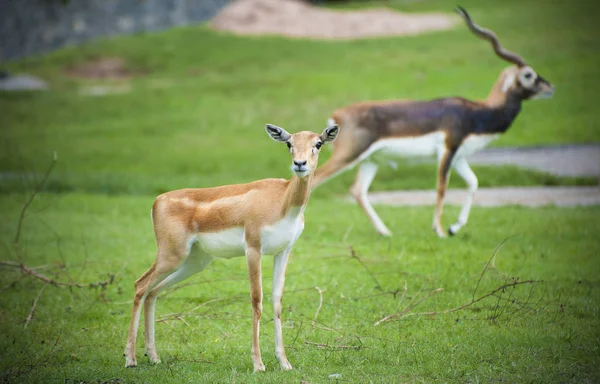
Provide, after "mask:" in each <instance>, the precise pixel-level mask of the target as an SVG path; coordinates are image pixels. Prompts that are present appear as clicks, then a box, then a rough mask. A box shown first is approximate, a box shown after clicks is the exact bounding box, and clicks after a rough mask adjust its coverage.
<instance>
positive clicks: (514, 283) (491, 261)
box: [374, 239, 543, 325]
mask: <svg viewBox="0 0 600 384" xmlns="http://www.w3.org/2000/svg"><path fill="white" fill-rule="evenodd" d="M507 241H508V239H505V240H504V241H502V243H500V245H499V246H498V247H497V248H496V250H495V251H494V253H493V254H492V256H491V257H490V259H489V260H488V262H487V264H486V265H485V267H484V268H483V271H482V272H481V275H480V276H479V279H478V280H477V283H476V284H475V288H474V290H473V296H472V297H471V300H470V301H469V302H467V303H464V304H462V305H459V306H458V307H454V308H449V309H445V310H443V311H430V312H417V313H409V312H410V311H411V310H412V309H413V308H415V307H416V306H417V305H419V304H420V303H422V302H423V301H424V300H426V299H428V298H429V297H431V296H432V295H434V294H436V293H438V292H441V291H442V290H443V289H442V288H438V289H436V290H434V291H432V292H430V293H429V294H428V295H426V296H425V297H423V298H421V299H420V300H419V301H417V302H416V303H415V304H413V305H409V306H408V307H407V308H405V309H404V310H403V311H402V312H398V310H397V308H396V312H395V313H393V314H391V315H388V316H385V317H383V318H382V319H380V320H378V321H377V322H375V324H374V325H379V324H381V323H384V322H387V321H390V320H392V319H395V318H401V317H407V316H433V315H443V314H448V313H452V312H456V311H460V310H461V309H465V308H468V307H470V306H472V305H473V304H475V303H477V302H479V301H481V300H483V299H486V298H488V297H490V296H495V297H497V298H498V300H497V302H496V305H495V306H494V315H493V316H492V317H491V318H492V319H495V318H497V317H498V316H500V315H501V314H502V313H498V309H499V307H500V303H501V301H502V300H504V307H505V308H506V306H507V305H508V304H509V303H515V300H516V299H513V298H512V291H511V292H510V296H509V298H504V297H502V294H503V293H504V291H505V290H506V289H508V288H513V291H514V288H515V287H516V286H519V285H524V284H530V285H532V288H531V289H530V291H529V294H528V297H527V300H526V302H525V303H522V305H521V306H522V307H526V306H527V304H528V303H529V300H530V299H531V296H532V290H533V285H534V284H535V283H542V282H543V281H542V280H524V281H519V278H514V279H513V281H512V282H510V283H505V284H503V285H501V286H499V287H497V288H495V289H493V290H492V291H490V292H488V293H486V294H484V295H481V296H479V297H477V298H475V296H476V294H477V290H478V289H479V284H480V283H481V280H482V279H483V276H484V275H485V273H486V272H487V271H488V269H489V268H490V266H491V267H492V268H494V264H495V260H496V255H497V254H498V252H499V251H500V249H502V247H503V246H504V244H505V243H506V242H507ZM421 289H422V288H421ZM420 292H421V291H419V293H417V296H418V295H419V294H420ZM498 292H500V293H501V294H500V295H497V293H498ZM415 297H416V296H415ZM540 300H541V299H540Z"/></svg>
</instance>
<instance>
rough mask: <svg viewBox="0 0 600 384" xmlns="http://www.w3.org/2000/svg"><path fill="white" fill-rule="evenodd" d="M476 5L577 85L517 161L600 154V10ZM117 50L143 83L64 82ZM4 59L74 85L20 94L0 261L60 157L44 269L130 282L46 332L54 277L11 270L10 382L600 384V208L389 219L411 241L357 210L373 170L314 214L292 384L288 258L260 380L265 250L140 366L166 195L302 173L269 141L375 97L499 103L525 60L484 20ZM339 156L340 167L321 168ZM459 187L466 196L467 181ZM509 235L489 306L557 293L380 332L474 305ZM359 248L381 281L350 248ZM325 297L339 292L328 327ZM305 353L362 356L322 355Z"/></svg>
mask: <svg viewBox="0 0 600 384" xmlns="http://www.w3.org/2000/svg"><path fill="white" fill-rule="evenodd" d="M365 4H366V3H365V2H355V3H351V4H350V6H351V7H364V6H365ZM369 4H374V5H381V4H383V5H389V6H392V7H394V8H397V9H399V10H402V11H410V12H416V11H429V10H435V11H450V10H451V9H452V8H453V7H454V6H455V4H454V3H453V2H449V1H441V0H435V1H427V2H413V1H399V0H397V1H377V2H370V3H369ZM462 5H463V6H465V7H466V8H467V9H468V10H469V11H470V12H471V14H472V16H473V17H474V18H475V20H477V22H478V23H479V24H481V25H483V26H486V27H489V28H491V29H493V30H495V31H496V32H497V33H498V35H499V36H500V38H501V40H502V42H503V44H504V45H505V46H506V47H508V48H509V49H512V50H515V51H517V52H519V53H521V54H522V55H523V56H524V57H525V58H526V59H527V60H528V61H529V62H530V63H531V65H532V66H533V67H534V68H535V69H536V70H537V71H538V72H540V73H541V74H542V75H543V76H544V77H545V78H547V79H548V80H550V81H552V82H553V83H554V84H555V85H556V87H557V93H556V95H555V97H554V98H553V99H552V100H546V101H539V102H528V103H526V104H525V105H524V110H523V112H522V114H521V116H519V118H518V119H517V121H516V122H515V124H514V125H513V127H512V128H511V129H510V131H509V132H508V133H507V134H506V135H504V136H503V137H502V138H500V139H499V140H498V141H497V142H496V143H494V145H499V146H506V145H520V146H524V145H543V144H564V143H588V142H597V141H600V131H599V130H598V129H596V126H597V123H596V122H597V121H598V117H600V116H599V115H598V112H597V108H596V106H595V103H594V102H593V100H597V99H598V96H600V95H599V92H600V91H598V90H599V89H600V80H599V77H598V74H597V63H598V61H599V59H600V49H599V48H600V43H599V42H598V39H597V38H596V33H595V30H596V29H595V23H596V20H597V18H598V7H594V6H593V5H592V2H585V1H583V0H582V1H579V2H558V1H552V2H550V1H549V2H544V4H543V6H542V5H540V3H539V2H534V1H516V0H511V1H502V2H498V1H491V0H490V1H488V0H485V1H475V0H470V1H465V2H463V3H462ZM336 6H339V5H336ZM343 6H344V7H345V6H347V5H343ZM105 56H118V57H121V58H124V59H125V60H126V62H127V64H128V66H129V67H130V68H132V69H133V70H134V71H138V72H140V73H143V75H140V76H137V77H134V78H132V79H130V80H123V81H112V82H99V81H83V80H75V79H72V78H69V77H68V76H66V74H65V68H67V67H69V66H72V65H75V64H77V63H81V62H85V61H87V60H90V59H93V58H96V57H105ZM5 66H6V68H7V69H9V70H11V71H15V72H19V71H26V72H29V73H33V74H38V75H40V76H42V77H44V78H45V79H46V80H48V81H49V82H50V84H51V87H52V89H51V90H50V91H47V92H43V93H12V94H5V93H3V94H0V110H1V113H0V145H1V147H0V148H1V149H0V174H1V178H0V210H1V212H2V218H3V220H2V221H1V222H0V238H1V240H2V241H1V242H0V247H2V248H0V249H2V252H0V255H2V256H0V260H11V259H12V260H14V258H15V254H14V251H13V247H12V242H13V239H14V236H15V231H16V225H17V220H18V216H19V212H20V209H21V207H22V205H23V203H24V202H25V200H26V198H27V195H26V192H27V191H30V190H31V187H32V186H33V185H34V184H35V183H36V181H39V180H40V179H41V174H42V173H43V172H44V171H45V169H46V167H47V166H48V164H49V162H50V159H51V158H52V153H53V152H54V151H56V152H57V153H58V159H59V160H58V163H57V165H56V168H55V169H54V171H53V173H52V175H51V177H50V179H49V180H48V184H47V186H46V188H45V191H44V193H42V194H40V195H39V196H38V199H37V200H36V201H35V202H34V204H33V205H32V206H31V207H30V209H29V210H28V215H27V217H26V221H25V226H24V227H23V232H22V235H23V237H22V241H21V243H22V246H23V250H24V252H25V255H24V257H25V260H26V262H27V264H28V265H30V266H40V267H41V269H40V271H41V272H43V273H47V274H49V275H51V276H55V277H56V278H57V279H60V280H61V281H71V280H72V281H83V282H94V281H99V280H103V279H106V278H107V274H109V273H110V274H116V278H115V282H114V283H113V284H111V285H109V286H108V287H107V288H106V290H105V291H103V292H101V291H100V290H98V289H93V290H88V289H83V290H78V289H73V290H69V289H58V288H54V287H51V286H48V287H46V288H45V289H44V291H43V293H42V294H41V296H40V299H39V302H38V304H37V309H36V312H35V316H34V318H33V320H32V321H31V323H30V324H29V326H28V327H27V328H26V329H24V327H23V326H24V323H25V319H26V318H27V316H28V314H29V312H30V310H31V307H32V303H33V301H34V299H35V298H36V296H37V295H38V293H39V291H40V289H41V288H42V286H43V284H42V283H41V282H39V281H35V280H32V279H30V278H29V279H23V280H19V281H17V282H16V283H14V284H12V285H11V283H13V282H14V281H15V280H17V279H18V276H19V275H18V273H16V271H14V270H12V269H11V268H5V267H2V269H0V282H1V284H0V294H1V295H2V297H1V298H0V356H1V358H0V382H2V381H3V380H4V379H7V380H12V381H15V382H62V383H65V382H66V383H74V382H81V381H84V382H105V381H109V382H110V381H111V380H113V381H114V379H122V380H124V381H126V382H152V383H154V382H157V383H158V382H174V383H179V382H188V381H192V380H193V381H196V382H272V383H288V382H291V383H298V382H300V381H301V380H304V381H307V382H309V383H311V384H314V383H324V382H335V381H336V380H332V379H330V378H329V375H331V374H336V373H339V374H341V375H342V376H341V379H339V380H337V381H339V382H357V383H366V382H373V383H381V382H385V383H393V382H398V383H406V382H423V383H430V382H470V383H475V382H500V381H502V382H510V383H513V382H519V383H522V382H544V383H549V382H560V383H564V382H573V383H581V382H586V381H587V382H598V381H600V374H599V371H598V369H597V367H598V366H600V334H599V332H598V329H599V327H600V320H599V313H598V312H599V307H600V291H599V288H600V287H599V284H600V281H599V280H598V276H599V272H600V265H599V264H600V260H599V259H598V255H599V254H600V242H599V241H598V238H597V230H598V228H600V219H599V218H598V217H600V215H599V214H600V210H599V208H598V207H593V208H572V209H568V208H564V209H562V208H555V207H548V208H542V209H527V208H518V207H504V208H480V207H475V208H474V209H473V212H472V214H471V218H470V222H469V224H468V225H467V227H466V228H465V229H463V231H462V232H461V233H460V235H459V236H457V237H456V238H453V239H448V240H438V239H437V238H435V237H434V235H433V233H431V231H430V224H431V216H432V214H433V209H432V207H420V208H387V207H386V208H385V209H384V208H382V207H380V208H379V209H378V211H379V213H380V214H381V216H382V219H383V220H384V221H385V222H386V224H388V225H389V227H390V228H391V229H392V230H393V231H394V233H395V234H396V235H395V237H394V238H393V239H392V240H390V241H388V240H383V239H382V238H380V237H379V236H378V235H377V234H376V233H375V232H374V230H373V229H372V227H371V226H370V224H369V222H368V219H367V218H366V216H365V215H364V214H363V213H362V212H361V210H360V209H359V208H357V207H356V206H354V205H351V204H347V203H345V202H343V201H342V200H341V199H340V198H339V195H340V194H343V193H345V191H346V190H347V188H348V186H349V185H350V183H351V180H352V178H353V174H352V172H348V173H346V174H344V175H342V176H340V177H338V178H336V179H335V180H333V181H332V182H330V183H328V184H326V185H325V186H323V187H322V188H320V189H318V190H317V191H316V193H315V195H314V196H313V197H312V198H311V201H310V203H309V206H308V209H307V212H306V222H307V225H306V230H305V232H304V234H303V236H302V237H301V238H300V240H299V241H298V243H297V244H296V246H295V248H294V251H293V256H292V260H291V263H290V265H289V267H288V274H287V276H288V277H287V282H286V294H285V298H284V307H285V310H284V321H285V328H284V337H285V341H286V345H287V348H288V357H289V359H290V362H291V363H292V365H293V366H294V368H295V370H294V371H292V372H285V373H284V372H279V371H278V368H277V364H276V359H275V358H274V353H273V352H274V350H273V349H274V342H273V330H272V320H271V316H272V310H271V307H270V294H268V292H269V291H270V287H271V283H270V276H271V272H270V270H271V268H270V264H271V262H270V257H267V258H265V262H264V268H263V269H264V275H265V276H264V288H265V292H267V294H266V295H265V315H264V318H263V319H264V321H263V327H262V349H263V358H264V361H265V364H266V365H267V370H268V372H266V373H265V374H260V375H253V374H252V373H250V372H251V369H252V365H251V360H250V326H251V318H250V315H251V309H250V303H249V299H248V295H249V294H248V282H247V278H246V270H245V262H244V260H243V258H238V259H234V260H229V261H216V262H214V263H213V264H212V265H211V267H210V268H209V269H208V270H207V271H205V272H204V273H203V274H201V275H199V276H196V277H194V278H192V279H190V280H189V281H188V282H191V283H194V284H193V285H190V286H186V287H184V288H181V289H179V290H176V291H174V292H172V293H170V294H169V295H168V296H166V297H165V298H163V299H161V300H159V304H158V315H159V316H164V315H168V314H170V313H174V312H189V311H190V310H191V309H193V308H194V307H197V306H199V305H200V304H202V303H207V304H206V305H205V306H201V307H200V308H198V309H196V310H195V311H193V314H192V315H189V316H186V317H185V318H184V320H185V321H183V320H173V321H168V322H162V323H159V324H158V325H157V342H158V351H159V354H160V355H161V357H162V359H163V362H164V363H163V364H162V365H159V366H152V367H151V366H149V365H148V364H147V362H146V359H145V358H144V357H143V356H142V351H143V340H140V343H139V344H138V345H139V348H138V352H139V353H138V361H139V363H140V366H139V368H137V369H125V368H123V365H124V361H123V360H124V359H123V357H122V356H121V355H122V351H123V348H124V345H125V336H126V328H127V324H128V321H129V315H130V310H131V299H132V293H133V292H132V291H133V281H134V280H135V279H136V278H137V277H138V276H139V275H140V274H141V273H142V272H143V271H144V270H145V269H147V268H148V267H149V265H150V264H151V262H152V260H153V258H154V252H155V244H154V239H153V234H152V227H151V222H150V220H149V214H148V213H149V209H150V206H151V204H152V201H153V199H154V196H155V195H156V194H158V193H160V192H163V191H166V190H171V189H176V188H181V187H194V186H197V187H202V186H214V185H221V184H227V183H242V182H247V181H251V180H255V179H259V178H265V177H289V157H288V156H289V155H288V154H287V153H286V150H285V147H284V146H278V145H277V144H275V143H273V142H272V141H271V140H269V139H268V138H267V137H266V135H265V133H264V130H263V126H264V123H266V122H271V123H274V124H278V125H281V126H283V127H285V128H286V129H288V130H289V131H291V132H294V131H298V130H302V129H309V130H313V131H318V130H322V129H323V128H324V126H325V121H326V118H327V116H328V115H329V113H330V112H331V111H332V110H334V109H335V108H337V107H339V106H341V105H344V104H348V103H351V102H355V101H358V100H364V99H390V98H434V97H439V96H450V95H462V96H465V97H469V98H483V97H485V95H486V94H487V92H488V91H489V89H490V87H491V86H492V84H493V83H494V81H495V80H496V77H497V76H498V74H499V72H500V71H501V70H502V68H503V67H504V66H505V63H503V62H502V61H500V60H499V59H498V58H496V57H495V56H494V55H493V54H492V53H491V49H490V47H489V46H488V45H487V44H486V43H485V42H483V41H481V40H479V39H477V38H475V37H473V36H472V34H471V33H470V32H468V31H467V30H466V28H465V27H464V26H462V25H460V26H457V28H456V29H454V30H451V31H445V32H439V33H432V34H427V35H422V36H417V37H410V38H383V39H369V40H362V41H354V42H315V41H308V40H286V39H282V38H275V37H269V38H242V37H236V36H232V35H229V34H224V33H216V32H212V31H210V30H209V29H208V28H206V27H204V26H202V27H189V28H177V29H172V30H169V31H166V32H161V33H151V34H137V35H134V36H128V37H119V38H114V39H105V40H100V41H97V42H93V43H89V44H86V45H83V46H80V47H76V48H68V49H63V50H60V51H57V52H54V53H52V54H49V55H46V56H39V57H33V58H27V59H23V60H20V61H16V62H11V63H7V64H6V65H5ZM106 83H108V84H116V85H123V84H125V85H127V86H129V87H131V92H130V93H127V94H121V95H111V96H106V97H82V96H80V95H79V94H78V90H79V89H80V87H82V86H88V85H98V84H101V85H105V84H106ZM328 155H329V152H328V151H325V152H324V154H323V156H324V158H322V159H321V163H323V162H324V161H325V159H326V157H327V156H328ZM474 169H475V171H476V172H477V174H478V176H479V180H480V185H481V186H504V185H523V186H532V185H573V184H574V185H579V184H592V183H597V180H591V179H587V178H575V179H570V178H558V177H553V176H549V175H545V174H541V173H537V172H531V171H524V170H521V169H518V168H514V167H474ZM433 186H434V166H433V165H432V164H423V163H412V162H407V163H405V164H400V168H399V169H398V170H396V171H394V170H390V169H382V170H381V173H380V174H379V175H378V176H377V178H376V180H375V182H374V184H373V188H372V189H373V190H390V189H410V188H433ZM451 186H453V187H460V186H462V183H461V181H460V180H458V178H453V179H452V180H451ZM332 195H333V196H332ZM457 214H458V208H457V207H446V209H445V216H444V218H445V221H444V222H445V223H446V225H447V224H449V223H450V222H451V221H452V220H453V219H455V217H456V216H457ZM505 239H508V241H507V242H506V244H505V245H504V247H503V248H502V249H501V250H500V251H499V253H498V255H497V257H496V268H492V269H489V270H488V271H487V272H486V273H485V274H484V276H483V278H482V279H481V284H480V285H479V288H478V295H480V294H481V295H483V294H485V293H487V292H490V291H491V290H493V289H494V288H496V287H498V286H500V285H502V284H504V283H505V282H507V281H512V279H513V278H516V277H518V278H520V279H521V280H542V281H543V283H537V284H535V285H533V286H529V285H521V286H518V287H517V288H515V289H514V290H511V289H507V290H506V291H505V292H504V293H503V294H502V296H501V297H502V298H501V299H500V301H499V300H498V298H497V297H490V298H487V299H485V300H482V301H481V302H478V303H477V304H475V305H473V306H470V307H469V308H467V309H464V310H461V311H457V312H453V313H451V314H446V315H438V316H434V317H431V316H407V317H404V318H402V319H399V320H398V321H394V322H389V323H385V324H382V325H379V326H374V325H373V324H374V323H375V322H376V321H377V320H379V319H380V318H382V317H383V316H385V315H388V314H391V313H394V311H396V309H397V308H399V309H400V310H402V309H405V308H407V307H408V306H410V305H413V304H415V303H417V302H418V301H419V300H420V299H422V298H423V297H425V295H426V294H427V293H428V292H431V291H432V290H434V289H437V288H443V289H444V290H443V291H442V292H440V293H437V294H435V295H434V296H432V297H430V298H428V299H426V300H424V301H423V302H422V303H421V304H419V305H418V306H417V307H415V308H414V309H413V310H411V311H409V314H414V313H417V312H421V311H442V310H445V309H448V308H452V307H456V306H459V305H461V304H464V303H467V302H469V301H470V300H471V299H472V297H473V290H474V288H475V285H476V284H477V281H478V279H479V278H480V276H481V273H482V271H483V269H484V267H485V265H486V263H487V261H488V260H489V259H490V257H491V256H492V254H493V253H494V251H495V250H496V248H497V247H498V246H499V244H501V243H502V241H504V240H505ZM349 246H352V247H353V248H354V249H355V250H356V252H357V254H358V255H359V257H360V259H361V260H362V262H363V263H364V266H363V265H362V264H361V263H360V262H359V261H358V260H357V259H355V258H352V257H351V256H350V251H349V248H348V247H349ZM316 286H318V287H320V288H321V289H324V290H325V292H324V295H323V307H322V309H321V311H320V313H319V316H318V324H317V325H313V324H312V320H313V317H314V316H315V312H316V309H317V306H318V303H319V295H318V292H317V290H316V289H315V287H316ZM404 287H406V292H405V293H404V299H403V301H402V303H400V306H399V307H398V303H399V301H400V298H401V297H402V295H403V293H402V292H403V291H404ZM394 293H395V294H394ZM215 299H219V301H211V300H215ZM506 299H508V300H506ZM209 301H210V302H209ZM523 303H525V304H523ZM329 329H333V330H334V331H332V330H329ZM141 335H142V332H141V331H140V336H141ZM141 338H142V339H143V337H141ZM306 342H309V343H310V342H316V343H323V344H329V345H331V346H339V345H345V346H360V348H358V349H339V348H338V349H336V348H329V349H319V348H317V347H315V346H314V345H311V344H307V343H306Z"/></svg>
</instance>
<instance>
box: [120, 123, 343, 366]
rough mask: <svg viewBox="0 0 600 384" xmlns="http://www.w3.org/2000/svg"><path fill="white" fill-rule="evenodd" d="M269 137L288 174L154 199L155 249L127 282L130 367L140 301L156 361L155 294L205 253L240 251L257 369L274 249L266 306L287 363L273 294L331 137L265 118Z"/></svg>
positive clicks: (333, 131) (206, 257)
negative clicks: (131, 283) (131, 288)
mask: <svg viewBox="0 0 600 384" xmlns="http://www.w3.org/2000/svg"><path fill="white" fill-rule="evenodd" d="M266 130H267V133H268V134H269V136H271V138H272V139H273V140H275V141H279V142H282V143H286V144H287V146H288V148H289V151H290V153H291V155H292V171H293V173H294V176H293V177H292V179H291V180H285V179H264V180H259V181H255V182H252V183H249V184H237V185H226V186H222V187H216V188H199V189H180V190H176V191H171V192H167V193H164V194H162V195H160V196H158V197H157V199H156V201H155V202H154V206H153V208H152V221H153V223H154V233H155V235H156V244H157V247H158V251H157V254H156V260H155V261H154V264H153V265H152V266H151V267H150V269H149V270H148V271H146V273H144V274H143V275H142V276H141V277H140V278H139V279H138V280H137V281H136V282H135V296H134V299H133V313H132V317H131V323H130V326H129V337H128V341H127V346H126V347H125V360H126V361H125V365H126V366H127V367H134V366H136V364H137V362H136V357H135V342H136V335H137V330H138V324H139V320H140V314H141V309H142V306H144V318H145V319H144V320H145V341H146V345H145V347H146V355H147V356H148V358H149V360H150V363H159V362H160V359H159V357H158V354H157V353H156V346H155V344H154V312H155V305H156V298H157V296H158V295H159V294H160V292H161V291H163V290H164V289H165V288H167V287H169V286H171V285H173V284H175V283H178V282H180V281H182V280H183V279H185V278H188V277H190V276H192V275H193V274H195V273H197V272H200V271H202V270H203V269H204V268H206V267H207V266H208V265H209V264H210V262H211V260H213V258H222V259H230V258H233V257H236V256H243V255H245V256H246V261H247V265H248V276H249V278H250V298H251V302H252V310H253V325H252V361H253V363H254V371H255V372H256V371H264V370H265V366H264V364H263V362H262V359H261V355H260V347H259V326H260V318H261V314H262V297H263V292H262V280H261V259H262V255H263V254H269V255H274V264H273V311H274V323H275V354H276V356H277V359H278V360H279V363H280V365H281V368H282V369H284V370H289V369H292V366H291V365H290V363H289V362H288V359H287V358H286V355H285V350H284V346H283V338H282V330H281V305H282V303H281V300H282V296H283V285H284V281H285V270H286V266H287V262H288V256H289V254H290V251H291V249H292V247H293V245H294V243H295V242H296V240H297V239H298V237H299V236H300V234H301V233H302V230H303V229H304V208H305V207H306V203H307V202H308V198H309V196H310V191H311V182H312V179H313V174H314V170H315V169H316V168H317V160H318V157H319V152H320V149H321V146H322V145H324V144H325V143H328V142H330V141H333V140H335V138H336V136H337V134H338V131H339V128H338V126H337V125H332V126H330V127H328V128H326V129H325V130H324V131H323V133H322V134H321V135H318V134H316V133H313V132H308V131H304V132H298V133H296V134H293V135H291V134H289V133H288V132H286V131H285V130H284V129H282V128H280V127H277V126H274V125H270V124H267V126H266Z"/></svg>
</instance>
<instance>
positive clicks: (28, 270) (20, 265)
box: [0, 152, 115, 309]
mask: <svg viewBox="0 0 600 384" xmlns="http://www.w3.org/2000/svg"><path fill="white" fill-rule="evenodd" d="M56 160H57V156H56V152H54V158H53V159H52V163H50V166H49V167H48V170H46V173H44V177H43V178H42V180H41V181H40V182H39V183H38V184H37V186H36V187H35V188H34V190H33V192H32V193H31V195H30V196H29V198H28V199H27V201H26V202H25V204H23V207H22V208H21V213H20V214H19V220H18V222H17V232H16V234H15V238H14V241H13V247H14V251H15V254H16V256H17V260H18V261H17V262H14V261H6V260H0V266H5V267H11V268H16V269H19V270H20V271H21V277H27V276H31V277H33V278H36V279H39V280H41V281H43V282H45V283H46V285H47V284H50V285H53V286H55V287H70V288H102V290H104V288H106V286H107V285H108V284H111V283H112V282H113V281H114V278H115V276H114V275H111V274H109V275H108V276H109V278H108V279H107V280H104V281H98V282H94V283H87V284H86V283H75V282H69V283H65V282H61V281H58V280H55V279H53V278H51V277H48V276H47V275H45V274H43V273H40V272H38V271H36V269H39V267H33V268H32V267H28V266H27V265H25V263H24V261H23V249H22V247H21V232H22V229H23V222H24V220H25V214H26V213H27V209H28V208H29V207H30V205H31V203H33V201H34V200H35V197H36V196H37V195H38V194H39V193H40V192H41V191H42V189H43V188H44V185H45V184H46V182H47V181H48V177H50V173H51V172H52V170H53V169H54V166H55V165H56ZM44 287H45V286H44ZM38 298H39V297H38ZM35 303H36V304H37V299H36V301H35ZM33 309H35V306H34V308H33Z"/></svg>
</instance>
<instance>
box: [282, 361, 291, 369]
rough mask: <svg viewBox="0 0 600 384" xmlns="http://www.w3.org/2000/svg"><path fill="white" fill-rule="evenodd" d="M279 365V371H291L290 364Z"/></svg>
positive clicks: (287, 362)
mask: <svg viewBox="0 0 600 384" xmlns="http://www.w3.org/2000/svg"><path fill="white" fill-rule="evenodd" d="M280 365H281V370H283V371H291V370H292V364H290V362H289V361H283V362H281V363H280Z"/></svg>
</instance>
